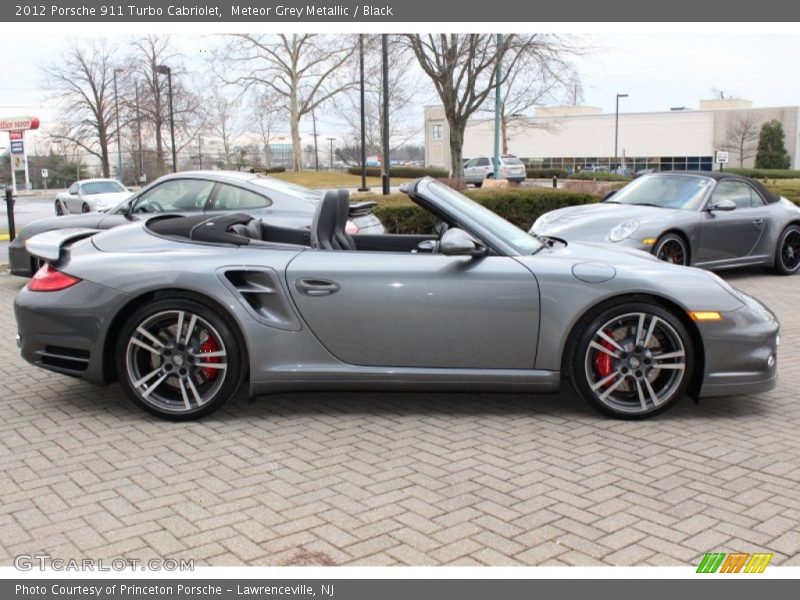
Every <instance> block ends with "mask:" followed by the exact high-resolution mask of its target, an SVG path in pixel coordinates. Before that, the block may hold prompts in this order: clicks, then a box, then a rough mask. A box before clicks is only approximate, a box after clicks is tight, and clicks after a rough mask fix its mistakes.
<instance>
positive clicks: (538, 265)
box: [15, 178, 779, 419]
mask: <svg viewBox="0 0 800 600" xmlns="http://www.w3.org/2000/svg"><path fill="white" fill-rule="evenodd" d="M404 191H405V192H406V193H407V194H408V195H409V197H410V198H411V199H412V200H413V201H414V202H416V203H417V204H418V205H419V206H421V207H422V208H424V209H426V210H428V211H429V212H431V213H432V214H433V215H435V216H436V217H437V218H438V219H439V223H438V225H437V227H436V233H435V234H434V233H426V232H421V233H419V234H414V235H396V234H378V235H373V234H357V235H352V236H351V235H348V234H347V233H346V231H345V227H346V222H347V217H348V213H349V198H348V195H347V192H341V191H340V192H338V193H337V192H328V193H326V194H325V196H324V199H323V200H322V202H320V203H319V205H318V206H317V209H316V212H315V215H314V219H313V224H312V227H311V230H310V231H303V230H299V229H296V228H289V227H281V226H276V225H273V224H271V223H267V222H264V221H262V220H258V219H253V218H252V217H250V216H248V215H242V214H233V215H216V216H208V215H199V216H190V217H180V216H173V215H160V216H154V217H151V218H149V219H147V220H146V221H143V222H141V221H140V222H137V223H133V224H130V225H126V226H123V227H117V228H115V229H112V230H109V231H105V232H99V233H98V232H96V231H92V230H81V229H78V230H72V231H51V232H48V233H45V234H41V235H38V236H35V237H33V238H31V239H30V240H29V241H28V249H29V250H30V251H31V252H32V253H33V254H34V255H35V256H38V257H40V258H41V259H43V260H45V261H47V264H46V265H45V266H44V267H42V268H41V269H40V270H39V271H38V273H37V274H36V275H35V277H34V278H33V279H32V280H31V281H30V282H29V283H28V285H27V286H26V288H25V289H23V290H22V291H20V293H19V295H18V296H17V299H16V302H15V312H16V318H17V324H18V331H19V337H18V343H19V345H20V347H21V351H22V356H23V357H24V358H25V359H26V360H28V361H30V362H31V363H33V364H35V365H38V366H40V367H43V368H45V369H50V370H52V371H57V372H60V373H65V374H69V375H74V376H78V377H83V378H85V379H87V380H89V381H91V382H95V383H103V382H107V381H111V380H113V379H119V380H120V381H121V383H122V385H123V387H124V388H125V389H126V391H127V393H128V394H129V395H130V396H131V398H132V399H133V400H134V401H135V402H137V403H138V404H139V405H141V406H142V407H143V408H145V409H146V410H148V411H150V412H152V413H155V414H157V415H160V416H162V417H166V418H172V419H188V418H195V417H199V416H201V415H205V414H207V413H210V412H212V411H213V410H215V409H217V408H219V407H220V406H221V405H222V404H223V403H224V402H225V401H226V400H228V399H229V398H230V397H231V396H232V395H233V394H234V393H235V392H236V390H237V388H239V386H241V385H243V384H244V385H247V386H248V388H249V392H250V394H251V395H256V394H261V393H268V392H277V391H286V390H296V389H321V390H332V389H353V390H356V389H379V388H380V389H409V388H410V389H421V390H444V389H448V390H470V391H474V390H510V391H525V392H555V391H556V390H557V389H558V387H559V384H560V382H561V380H562V378H568V379H569V380H570V381H571V382H572V385H573V386H574V388H575V389H576V390H577V392H578V394H579V395H580V396H582V397H583V398H584V399H586V400H587V401H588V402H590V403H591V404H592V405H594V406H595V407H596V408H598V409H599V410H601V411H602V412H604V413H606V414H608V415H612V416H615V417H623V418H641V417H646V416H650V415H654V414H656V413H658V412H661V411H662V410H664V409H666V408H668V407H670V406H672V405H674V404H675V402H677V401H678V400H679V399H680V398H681V397H682V396H684V395H685V394H688V395H690V396H693V397H698V396H715V395H729V394H749V393H756V392H761V391H765V390H769V389H771V388H772V387H773V386H774V385H775V382H776V356H777V346H778V341H779V340H778V329H779V327H778V322H777V321H776V319H775V317H774V316H773V315H772V314H771V313H770V311H769V310H767V309H766V308H765V307H764V306H763V305H762V304H761V303H759V302H758V301H756V300H754V299H753V298H751V297H749V296H747V295H745V294H743V293H741V292H738V291H736V290H734V289H733V288H731V287H730V286H729V285H727V284H726V283H725V282H724V281H722V280H721V279H720V278H719V277H717V276H716V275H714V274H713V273H710V272H708V271H702V270H699V269H691V268H685V267H678V266H675V265H670V264H666V263H663V262H660V261H658V260H656V259H655V258H654V257H652V256H650V255H648V254H645V253H642V252H639V251H636V250H630V249H626V248H620V247H616V248H615V247H611V246H607V245H603V244H579V243H570V244H568V245H567V244H566V243H563V242H562V241H559V240H556V239H546V238H537V237H534V236H531V235H528V234H526V233H525V232H524V231H522V230H520V229H518V228H517V227H516V226H514V225H512V224H511V223H509V222H507V221H505V220H504V219H502V218H500V217H499V216H498V215H496V214H494V213H493V212H491V211H489V210H487V209H486V208H484V207H482V206H481V205H479V204H477V203H475V202H473V201H472V200H470V199H468V198H466V197H465V196H463V195H461V194H459V193H458V192H456V191H454V190H452V189H450V188H449V187H447V186H445V185H443V184H442V183H439V182H437V181H435V180H433V179H430V178H424V179H420V180H418V181H416V182H414V183H413V184H408V185H406V186H404Z"/></svg>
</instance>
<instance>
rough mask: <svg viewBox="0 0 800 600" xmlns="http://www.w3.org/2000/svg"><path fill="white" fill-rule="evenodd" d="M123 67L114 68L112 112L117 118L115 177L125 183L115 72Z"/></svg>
mask: <svg viewBox="0 0 800 600" xmlns="http://www.w3.org/2000/svg"><path fill="white" fill-rule="evenodd" d="M123 72H124V69H114V114H115V115H116V119H117V177H118V178H119V180H120V182H121V183H125V171H124V170H123V167H122V130H121V129H120V127H119V91H118V90H117V73H123Z"/></svg>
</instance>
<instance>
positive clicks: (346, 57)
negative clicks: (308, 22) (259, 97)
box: [219, 33, 356, 171]
mask: <svg viewBox="0 0 800 600" xmlns="http://www.w3.org/2000/svg"><path fill="white" fill-rule="evenodd" d="M355 49H356V44H355V42H354V38H353V37H352V36H322V35H315V34H303V35H300V34H280V35H261V34H249V33H242V34H232V35H230V36H229V43H228V44H226V45H225V47H224V48H223V51H222V53H221V54H220V55H219V59H220V60H221V61H222V62H223V63H224V64H225V65H226V66H227V67H228V68H229V69H228V70H229V71H230V72H232V75H231V76H227V77H226V81H227V82H228V83H232V84H238V85H242V86H244V89H245V90H250V89H253V90H255V91H258V92H264V91H267V90H269V91H271V92H273V93H274V94H275V95H276V96H277V97H278V98H281V99H282V100H283V102H284V103H285V105H286V108H287V110H288V113H289V125H290V128H291V135H292V163H293V164H292V167H293V169H294V170H295V171H299V170H300V169H301V168H302V162H303V161H302V158H303V157H302V148H301V142H300V121H301V120H302V118H303V117H304V116H305V115H308V114H310V113H311V111H312V110H314V109H315V108H317V107H319V106H321V105H322V104H324V103H326V102H328V101H329V100H331V99H332V98H334V97H335V96H336V95H337V94H339V93H340V92H342V90H345V89H347V88H349V87H351V86H353V85H354V83H355V82H354V77H353V73H352V72H351V71H350V69H349V68H347V67H348V66H349V63H350V62H351V58H352V57H353V54H354V53H355Z"/></svg>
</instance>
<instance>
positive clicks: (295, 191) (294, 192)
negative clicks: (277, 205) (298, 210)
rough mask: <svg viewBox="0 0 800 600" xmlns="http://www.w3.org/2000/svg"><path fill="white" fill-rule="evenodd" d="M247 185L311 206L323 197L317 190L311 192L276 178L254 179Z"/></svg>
mask: <svg viewBox="0 0 800 600" xmlns="http://www.w3.org/2000/svg"><path fill="white" fill-rule="evenodd" d="M249 183H252V184H254V185H257V186H259V187H262V188H264V189H265V190H271V191H274V192H278V193H281V194H285V195H287V196H291V197H292V198H296V199H297V200H301V201H303V202H306V203H308V204H311V205H312V206H316V205H317V204H319V203H320V201H321V200H322V195H323V193H322V192H321V191H319V190H311V189H308V188H306V187H303V186H302V185H296V184H294V183H290V182H288V181H283V180H282V179H278V178H277V177H254V178H253V179H251V180H250V181H249Z"/></svg>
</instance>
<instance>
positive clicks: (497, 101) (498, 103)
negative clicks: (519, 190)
mask: <svg viewBox="0 0 800 600" xmlns="http://www.w3.org/2000/svg"><path fill="white" fill-rule="evenodd" d="M502 44H503V34H502V33H498V34H497V67H496V68H495V73H496V75H495V86H496V87H495V91H494V92H495V96H494V179H495V181H497V180H498V179H500V109H501V107H502V103H503V94H502V93H501V92H500V71H501V70H502V68H503V64H502V63H503V61H502V55H501V54H500V47H501V46H502Z"/></svg>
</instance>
